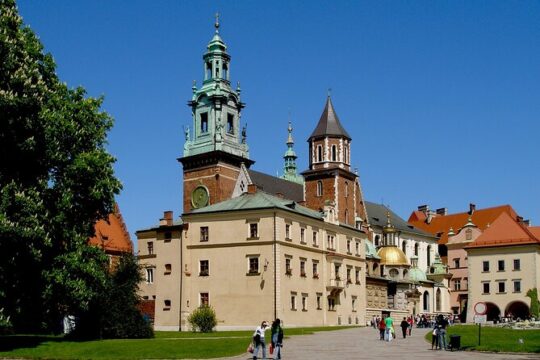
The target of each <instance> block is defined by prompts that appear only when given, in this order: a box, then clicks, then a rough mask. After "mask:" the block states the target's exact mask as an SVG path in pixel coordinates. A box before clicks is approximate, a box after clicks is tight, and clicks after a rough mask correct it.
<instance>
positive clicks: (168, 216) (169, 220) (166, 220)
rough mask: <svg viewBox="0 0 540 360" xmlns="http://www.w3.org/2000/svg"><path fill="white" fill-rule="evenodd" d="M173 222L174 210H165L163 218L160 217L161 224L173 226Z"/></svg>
mask: <svg viewBox="0 0 540 360" xmlns="http://www.w3.org/2000/svg"><path fill="white" fill-rule="evenodd" d="M172 224H173V212H172V211H170V210H169V211H164V212H163V218H162V219H159V226H172Z"/></svg>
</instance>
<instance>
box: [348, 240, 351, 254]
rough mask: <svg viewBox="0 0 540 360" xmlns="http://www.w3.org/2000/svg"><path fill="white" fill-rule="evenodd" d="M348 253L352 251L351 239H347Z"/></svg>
mask: <svg viewBox="0 0 540 360" xmlns="http://www.w3.org/2000/svg"><path fill="white" fill-rule="evenodd" d="M347 253H348V254H350V253H351V239H347Z"/></svg>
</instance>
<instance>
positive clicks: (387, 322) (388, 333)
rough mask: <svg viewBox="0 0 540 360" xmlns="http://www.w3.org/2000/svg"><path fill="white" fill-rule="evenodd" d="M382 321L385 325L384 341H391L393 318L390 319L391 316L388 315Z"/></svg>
mask: <svg viewBox="0 0 540 360" xmlns="http://www.w3.org/2000/svg"><path fill="white" fill-rule="evenodd" d="M384 323H385V326H386V327H385V334H384V337H385V339H386V341H392V337H393V335H394V319H392V317H391V316H390V315H388V316H387V317H386V319H384Z"/></svg>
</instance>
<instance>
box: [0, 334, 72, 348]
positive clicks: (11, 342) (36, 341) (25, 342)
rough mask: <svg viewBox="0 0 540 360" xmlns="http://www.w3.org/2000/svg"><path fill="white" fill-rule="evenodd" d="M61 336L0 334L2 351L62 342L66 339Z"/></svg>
mask: <svg viewBox="0 0 540 360" xmlns="http://www.w3.org/2000/svg"><path fill="white" fill-rule="evenodd" d="M65 340H66V339H64V338H63V337H59V336H43V335H4V336H0V351H12V350H15V349H22V348H35V347H37V346H39V345H40V344H42V343H44V342H51V341H54V342H62V341H65Z"/></svg>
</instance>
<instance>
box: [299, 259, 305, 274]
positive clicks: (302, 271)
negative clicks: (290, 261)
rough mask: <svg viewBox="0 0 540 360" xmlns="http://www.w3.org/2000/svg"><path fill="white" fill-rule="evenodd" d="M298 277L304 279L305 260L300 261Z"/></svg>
mask: <svg viewBox="0 0 540 360" xmlns="http://www.w3.org/2000/svg"><path fill="white" fill-rule="evenodd" d="M300 276H301V277H306V260H304V259H301V260H300Z"/></svg>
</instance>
